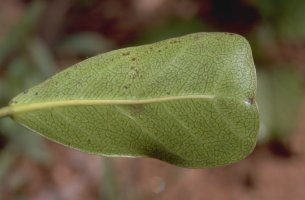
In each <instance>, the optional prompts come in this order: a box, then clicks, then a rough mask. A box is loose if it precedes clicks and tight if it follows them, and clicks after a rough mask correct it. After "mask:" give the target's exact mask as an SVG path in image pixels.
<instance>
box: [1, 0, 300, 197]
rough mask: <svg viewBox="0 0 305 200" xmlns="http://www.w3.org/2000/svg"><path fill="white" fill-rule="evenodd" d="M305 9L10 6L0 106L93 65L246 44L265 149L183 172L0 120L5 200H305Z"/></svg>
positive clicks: (225, 2)
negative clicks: (219, 40) (217, 39)
mask: <svg viewBox="0 0 305 200" xmlns="http://www.w3.org/2000/svg"><path fill="white" fill-rule="evenodd" d="M304 10H305V1H303V0H289V1H286V0H269V1H265V0H230V1H229V0H202V1H199V0H101V1H98V0H65V1H62V0H44V1H43V0H41V1H34V0H0V27H1V28H0V107H2V106H5V105H7V103H8V102H9V100H10V99H11V98H12V97H14V96H15V95H17V94H18V93H20V92H22V91H24V90H25V89H27V88H30V87H32V86H34V85H36V84H37V83H39V82H41V81H43V80H45V79H46V78H48V77H50V76H51V75H53V74H54V73H56V72H58V71H60V70H62V69H64V68H66V67H69V66H71V65H73V64H75V63H77V62H79V61H81V60H83V59H85V58H88V57H91V56H93V55H96V54H99V53H103V52H106V51H110V50H114V49H118V48H123V47H127V46H134V45H141V44H146V43H152V42H155V41H159V40H162V39H165V38H170V37H174V36H180V35H184V34H187V33H193V32H204V31H226V32H234V33H239V34H241V35H243V36H245V37H246V38H247V39H248V40H249V42H250V44H251V46H252V50H253V56H254V61H255V64H256V67H257V73H258V95H257V101H258V104H259V108H260V113H261V126H260V133H259V136H258V145H257V147H256V149H255V150H254V152H253V153H252V154H251V155H250V156H249V157H248V158H247V159H245V160H243V161H241V162H239V163H236V164H233V165H230V166H226V167H219V168H214V169H183V168H179V167H176V166H173V165H170V164H167V163H164V162H161V161H158V160H154V159H148V158H136V159H131V158H104V157H99V156H94V155H88V154H85V153H81V152H79V151H76V150H73V149H69V148H66V147H64V146H62V145H59V144H56V143H53V142H50V141H47V140H45V139H44V138H42V137H40V136H38V135H36V134H33V133H31V132H30V131H29V130H27V129H25V128H22V127H21V126H19V125H17V124H16V123H14V122H12V121H11V120H10V119H1V120H0V200H11V199H13V200H19V199H20V200H27V199H31V200H55V199H56V200H83V199H86V200H98V199H99V200H104V199H105V200H116V199H124V200H125V199H126V200H140V199H145V200H153V199H175V200H180V199H181V200H185V199H192V200H193V199H195V200H202V199H203V200H204V199H208V200H213V199H215V200H222V199H225V200H227V199H229V200H231V199H232V200H233V199H234V200H235V199H242V200H248V199H249V200H256V199H260V200H264V199H266V200H267V199H268V200H273V199H274V200H282V199H283V200H287V199H293V200H294V199H296V200H298V199H305V190H304V187H305V133H304V132H305V112H304V111H305V110H304V109H305V106H304V99H303V97H304V72H305V18H304Z"/></svg>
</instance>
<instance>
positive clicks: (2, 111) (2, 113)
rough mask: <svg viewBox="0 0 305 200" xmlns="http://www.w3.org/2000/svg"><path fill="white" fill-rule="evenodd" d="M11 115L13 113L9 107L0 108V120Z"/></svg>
mask: <svg viewBox="0 0 305 200" xmlns="http://www.w3.org/2000/svg"><path fill="white" fill-rule="evenodd" d="M12 114H13V111H12V109H11V108H10V107H9V106H7V107H4V108H0V118H2V117H7V116H9V115H12Z"/></svg>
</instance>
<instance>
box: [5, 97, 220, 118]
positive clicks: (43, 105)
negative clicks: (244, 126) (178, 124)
mask: <svg viewBox="0 0 305 200" xmlns="http://www.w3.org/2000/svg"><path fill="white" fill-rule="evenodd" d="M214 98H215V95H184V96H167V97H158V98H150V99H99V100H88V99H78V100H63V101H50V102H37V103H28V104H22V105H10V106H8V107H7V108H8V109H9V110H10V115H14V114H20V113H24V112H30V111H36V110H44V109H52V108H57V107H70V106H97V105H140V104H142V105H143V104H154V103H161V102H168V101H176V100H185V99H202V100H207V101H208V100H212V99H214Z"/></svg>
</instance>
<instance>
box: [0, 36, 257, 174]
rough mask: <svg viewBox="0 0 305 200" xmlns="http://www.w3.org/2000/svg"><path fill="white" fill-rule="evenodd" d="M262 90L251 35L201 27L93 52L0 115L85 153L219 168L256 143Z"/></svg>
mask: <svg viewBox="0 0 305 200" xmlns="http://www.w3.org/2000/svg"><path fill="white" fill-rule="evenodd" d="M255 93H256V74H255V68H254V64H253V59H252V54H251V48H250V46H249V44H248V42H247V41H246V40H245V39H244V38H243V37H241V36H238V35H235V34H229V33H196V34H190V35H186V36H183V37H179V38H173V39H169V40H164V41H161V42H158V43H155V44H151V45H144V46H139V47H130V48H125V49H120V50H116V51H112V52H109V53H105V54H101V55H98V56H95V57H92V58H90V59H87V60H85V61H83V62H81V63H78V64H76V65H74V66H72V67H70V68H69V69H67V70H65V71H63V72H61V73H59V74H57V75H55V76H53V77H52V78H50V79H49V80H47V81H45V82H43V83H41V84H40V85H38V86H36V87H33V88H32V89H30V90H28V91H27V92H24V93H22V94H20V95H18V96H17V97H15V98H14V99H13V100H12V101H11V103H10V105H9V106H8V107H6V108H3V109H2V111H1V110H0V116H1V115H2V116H4V115H10V116H11V117H12V118H13V119H14V120H16V121H17V122H19V123H20V124H22V125H24V126H26V127H28V128H30V129H32V130H34V131H36V132H37V133H40V134H42V135H44V136H45V137H47V138H49V139H51V140H54V141H57V142H59V143H62V144H64V145H67V146H70V147H73V148H76V149H79V150H82V151H85V152H90V153H95V154H100V155H108V156H134V157H137V156H148V157H153V158H157V159H160V160H163V161H167V162H169V163H172V164H175V165H178V166H183V167H192V168H201V167H214V166H221V165H225V164H229V163H233V162H236V161H239V160H241V159H243V158H245V157H246V156H247V155H248V154H249V153H250V152H251V151H252V150H253V148H254V146H255V143H256V136H257V132H258V126H259V119H258V111H257V106H256V103H255Z"/></svg>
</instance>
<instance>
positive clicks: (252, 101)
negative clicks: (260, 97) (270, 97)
mask: <svg viewBox="0 0 305 200" xmlns="http://www.w3.org/2000/svg"><path fill="white" fill-rule="evenodd" d="M247 103H249V104H250V105H253V104H255V99H254V97H252V98H249V99H247Z"/></svg>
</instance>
